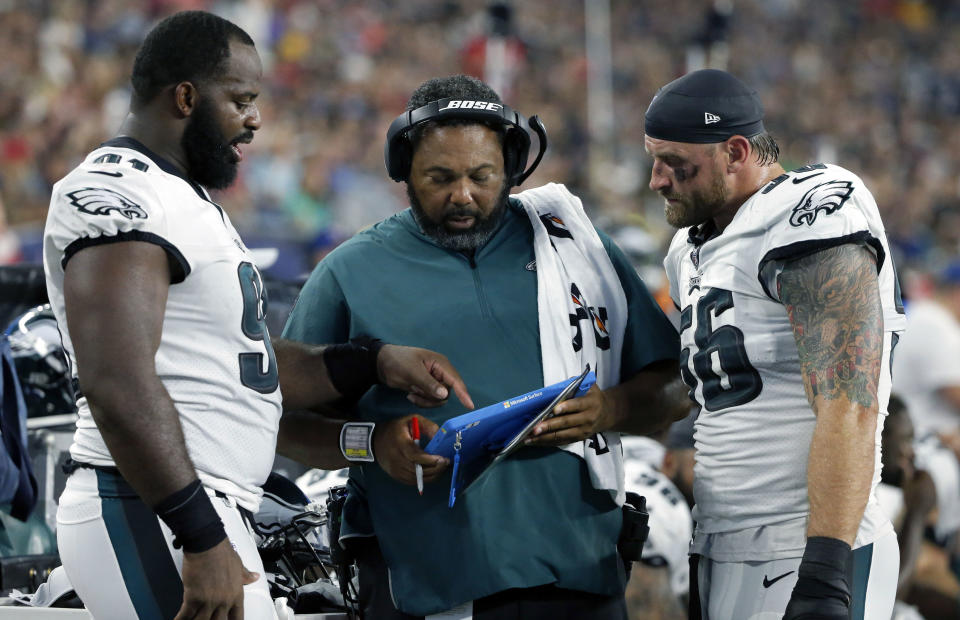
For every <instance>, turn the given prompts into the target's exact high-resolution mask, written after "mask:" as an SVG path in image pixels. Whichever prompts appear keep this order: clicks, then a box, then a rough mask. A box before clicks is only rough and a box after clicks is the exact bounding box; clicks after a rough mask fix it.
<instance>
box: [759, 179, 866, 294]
mask: <svg viewBox="0 0 960 620" xmlns="http://www.w3.org/2000/svg"><path fill="white" fill-rule="evenodd" d="M826 169H827V172H826V173H824V174H823V177H822V180H821V179H817V180H816V181H812V180H811V181H809V182H808V183H805V184H804V187H800V188H799V189H798V190H796V191H794V192H793V194H794V195H792V196H791V200H790V201H789V202H788V203H787V207H786V208H781V209H777V210H776V212H775V214H773V215H772V216H771V217H773V221H771V222H769V224H768V228H767V232H766V234H765V235H764V237H763V241H762V247H761V252H760V256H761V258H760V261H759V264H758V268H757V276H758V278H759V279H760V283H761V285H762V286H763V289H764V291H765V292H766V294H767V295H768V296H769V297H770V298H771V299H773V300H774V301H780V298H779V295H778V293H777V285H776V282H777V278H779V276H780V273H781V272H782V270H783V266H784V264H786V263H787V262H789V261H792V260H796V259H799V258H803V257H805V256H809V255H811V254H815V253H817V252H820V251H822V250H826V249H829V248H832V247H837V246H840V245H845V244H849V243H852V244H856V245H863V246H865V247H867V248H869V249H870V250H871V251H872V252H873V253H874V256H875V257H876V259H877V273H879V272H880V269H881V267H882V266H883V261H884V260H885V255H884V254H885V252H884V249H883V244H882V242H881V241H880V237H881V236H882V234H883V233H882V231H877V230H874V229H873V226H872V224H871V219H872V218H870V217H869V215H868V214H869V213H872V212H876V210H877V207H876V203H875V202H874V200H873V196H872V195H871V194H870V191H869V190H868V189H867V188H866V187H865V186H864V185H863V183H862V182H861V181H860V179H859V178H857V177H856V176H855V175H853V174H851V173H849V172H846V171H844V170H843V169H841V168H836V167H829V168H826ZM790 184H792V181H787V182H784V183H783V185H784V188H783V189H784V190H791V189H793V188H792V187H791V186H790ZM806 186H808V187H806Z"/></svg>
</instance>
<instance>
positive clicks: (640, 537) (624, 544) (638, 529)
mask: <svg viewBox="0 0 960 620" xmlns="http://www.w3.org/2000/svg"><path fill="white" fill-rule="evenodd" d="M649 519H650V515H649V514H648V513H647V500H646V498H645V497H643V496H642V495H638V494H637V493H632V492H630V491H628V492H627V499H626V501H625V502H624V504H623V526H622V527H621V528H620V540H618V541H617V551H619V552H620V557H622V558H623V561H624V562H627V563H629V562H638V561H639V560H640V552H641V550H642V549H643V543H644V542H645V541H646V540H647V534H649V533H650V527H649V526H648V525H647V521H648V520H649Z"/></svg>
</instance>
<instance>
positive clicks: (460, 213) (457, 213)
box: [443, 207, 480, 220]
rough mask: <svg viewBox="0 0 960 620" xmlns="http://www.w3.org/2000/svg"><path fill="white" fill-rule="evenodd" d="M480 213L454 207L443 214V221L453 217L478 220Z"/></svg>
mask: <svg viewBox="0 0 960 620" xmlns="http://www.w3.org/2000/svg"><path fill="white" fill-rule="evenodd" d="M479 215H480V213H479V212H478V211H477V210H476V209H471V208H469V207H454V208H453V209H451V210H449V211H447V212H446V213H444V214H443V219H445V220H449V219H451V218H454V217H474V218H478V217H479Z"/></svg>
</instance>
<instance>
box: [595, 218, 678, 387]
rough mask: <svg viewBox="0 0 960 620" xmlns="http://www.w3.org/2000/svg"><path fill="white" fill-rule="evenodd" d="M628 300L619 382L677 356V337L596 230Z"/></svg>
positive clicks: (624, 261) (626, 265)
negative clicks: (646, 367) (650, 365)
mask: <svg viewBox="0 0 960 620" xmlns="http://www.w3.org/2000/svg"><path fill="white" fill-rule="evenodd" d="M597 232H598V234H599V235H600V239H601V241H602V242H603V246H604V248H605V249H606V251H607V255H608V256H609V257H610V262H611V263H613V268H614V269H615V270H616V272H617V276H618V277H619V278H620V285H621V286H622V287H623V292H624V294H625V295H626V298H627V327H626V329H625V331H624V334H623V351H622V352H621V354H620V377H621V380H623V379H627V378H629V377H632V376H633V375H635V374H636V373H637V372H639V371H640V370H642V369H643V367H644V366H647V365H648V364H651V363H653V362H656V361H660V360H676V359H677V358H678V357H679V356H680V335H679V334H678V333H677V329H676V328H675V327H674V326H673V324H672V323H671V322H670V319H668V318H667V316H666V315H665V314H664V313H663V310H661V309H660V306H659V305H657V302H656V300H654V298H653V296H652V295H651V294H650V291H648V290H647V287H646V285H645V284H644V283H643V280H641V279H640V276H639V275H638V274H637V270H636V269H634V268H633V265H631V264H630V261H629V260H627V257H626V256H625V255H624V254H623V251H622V250H621V249H620V248H619V247H617V245H616V244H615V243H614V242H613V241H612V240H611V239H610V237H608V236H607V235H606V234H604V233H602V232H599V231H597Z"/></svg>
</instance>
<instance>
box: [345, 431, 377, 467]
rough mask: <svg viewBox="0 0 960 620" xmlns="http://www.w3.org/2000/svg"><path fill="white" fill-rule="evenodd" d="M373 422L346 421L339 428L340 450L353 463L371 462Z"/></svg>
mask: <svg viewBox="0 0 960 620" xmlns="http://www.w3.org/2000/svg"><path fill="white" fill-rule="evenodd" d="M375 427H376V424H374V423H373V422H347V423H346V424H344V425H343V428H341V429H340V452H341V453H343V457H344V458H345V459H347V460H348V461H350V462H353V463H372V462H373V460H374V459H373V429H374V428H375Z"/></svg>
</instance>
